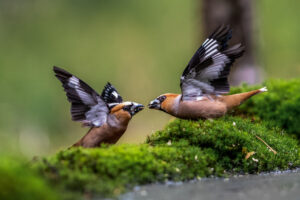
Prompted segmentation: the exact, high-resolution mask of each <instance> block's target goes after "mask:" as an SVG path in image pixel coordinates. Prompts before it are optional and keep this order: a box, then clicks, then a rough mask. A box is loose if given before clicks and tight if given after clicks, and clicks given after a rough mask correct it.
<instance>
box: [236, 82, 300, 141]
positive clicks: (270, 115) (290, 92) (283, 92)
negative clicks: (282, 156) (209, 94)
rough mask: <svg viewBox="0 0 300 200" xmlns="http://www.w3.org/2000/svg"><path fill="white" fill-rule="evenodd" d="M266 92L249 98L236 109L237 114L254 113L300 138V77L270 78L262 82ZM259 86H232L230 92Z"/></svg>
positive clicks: (244, 90) (243, 90)
mask: <svg viewBox="0 0 300 200" xmlns="http://www.w3.org/2000/svg"><path fill="white" fill-rule="evenodd" d="M263 85H264V86H267V87H268V92H267V93H264V94H259V95H257V96H255V97H252V98H250V99H249V100H247V101H246V102H245V103H244V104H242V105H241V106H240V107H239V108H238V109H237V113H238V114H241V113H242V114H246V115H254V116H257V117H259V118H261V119H263V120H265V121H273V122H274V123H275V124H276V126H279V127H281V128H283V129H285V130H286V131H287V132H288V133H290V134H292V135H296V136H297V137H298V138H299V139H300V79H295V80H289V81H286V80H270V81H267V82H266V83H264V84H263ZM259 87H261V86H251V87H250V86H247V85H243V86H242V87H238V88H233V89H232V90H231V93H239V92H246V91H249V90H252V89H257V88H259Z"/></svg>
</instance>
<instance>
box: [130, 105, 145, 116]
mask: <svg viewBox="0 0 300 200" xmlns="http://www.w3.org/2000/svg"><path fill="white" fill-rule="evenodd" d="M143 109H144V105H142V104H138V103H136V104H134V105H133V106H132V109H131V110H132V112H131V115H132V116H133V115H135V114H136V113H138V112H140V111H141V110H143Z"/></svg>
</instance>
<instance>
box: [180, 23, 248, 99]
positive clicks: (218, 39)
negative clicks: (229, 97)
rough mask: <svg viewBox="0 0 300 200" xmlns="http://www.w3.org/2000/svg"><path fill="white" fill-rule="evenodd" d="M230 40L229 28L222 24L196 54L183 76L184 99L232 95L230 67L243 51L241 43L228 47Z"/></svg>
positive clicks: (230, 32) (230, 31)
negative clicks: (229, 81) (212, 95)
mask: <svg viewBox="0 0 300 200" xmlns="http://www.w3.org/2000/svg"><path fill="white" fill-rule="evenodd" d="M231 37H232V30H231V29H230V27H229V26H224V25H222V26H220V27H219V28H217V29H216V31H214V32H213V33H212V34H211V35H210V36H209V37H208V39H206V41H205V42H204V43H203V44H202V45H201V47H200V48H199V49H198V50H197V51H196V53H195V54H194V56H193V57H192V58H191V60H190V62H189V63H188V65H187V67H186V68H185V69H184V71H183V73H182V76H181V81H180V86H181V90H182V94H183V100H185V99H186V100H190V99H195V98H197V97H199V96H202V95H205V94H206V95H209V94H224V93H227V92H229V89H230V87H229V83H228V78H227V77H228V75H229V73H230V68H231V66H232V64H233V62H234V61H235V59H236V58H239V57H240V56H242V55H243V52H244V47H242V46H241V44H238V45H235V46H233V47H230V48H228V41H229V40H230V39H231Z"/></svg>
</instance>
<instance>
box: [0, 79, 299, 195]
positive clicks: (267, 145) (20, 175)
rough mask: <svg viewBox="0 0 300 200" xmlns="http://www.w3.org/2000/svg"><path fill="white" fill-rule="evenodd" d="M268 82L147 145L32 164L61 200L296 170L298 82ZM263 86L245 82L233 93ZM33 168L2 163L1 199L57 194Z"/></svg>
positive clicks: (173, 125)
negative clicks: (216, 113) (235, 103)
mask: <svg viewBox="0 0 300 200" xmlns="http://www.w3.org/2000/svg"><path fill="white" fill-rule="evenodd" d="M265 85H266V86H267V87H268V89H269V92H268V93H265V94H259V95H256V96H255V97H252V98H251V99H250V100H248V101H246V102H245V103H244V104H243V105H242V106H240V107H239V108H238V109H237V110H235V111H234V112H232V113H230V114H229V115H227V116H225V117H223V118H220V119H215V120H206V121H203V120H199V121H189V120H180V119H176V120H174V121H172V122H170V123H169V124H168V125H167V126H166V127H165V128H164V129H163V130H161V131H157V132H156V133H154V134H153V135H151V136H149V137H148V138H147V140H146V142H145V143H144V144H140V145H112V146H105V145H104V146H102V147H101V148H94V149H84V148H71V149H68V150H65V151H60V152H58V153H57V154H56V155H53V156H51V157H47V158H43V159H41V160H39V161H37V162H34V164H33V166H32V168H33V169H35V170H34V171H36V170H37V171H38V172H39V174H40V175H42V177H44V178H45V179H47V180H48V181H49V182H50V183H51V184H52V187H53V188H54V190H55V191H56V192H57V193H61V194H62V195H61V196H60V198H63V199H76V198H80V197H82V195H93V196H102V197H103V196H116V195H119V194H120V193H122V192H125V191H127V190H128V189H131V188H132V187H133V186H135V185H140V184H147V183H154V182H164V181H166V180H174V181H184V180H190V179H194V178H198V177H209V176H228V175H231V174H238V173H259V172H262V171H271V170H284V169H288V168H295V167H299V166H300V146H299V140H298V139H296V137H297V136H298V138H300V136H299V135H300V129H299V127H298V125H299V124H300V121H299V120H300V118H299V116H300V110H299V109H300V80H292V81H280V80H277V81H275V80H274V81H269V82H267V83H266V84H265ZM259 87H260V86H254V87H248V86H246V85H244V86H243V87H241V88H236V89H233V91H232V93H238V92H244V91H249V90H251V89H257V88H259ZM232 115H236V116H232ZM278 127H279V128H278ZM287 133H288V134H287ZM290 135H292V136H296V137H294V138H292V137H291V136H290ZM32 168H31V169H29V168H28V165H22V164H18V163H16V162H12V164H10V163H9V162H6V161H5V159H4V161H2V162H0V176H1V177H2V178H1V179H0V185H1V187H2V188H1V193H0V199H20V198H21V199H54V198H58V197H55V195H54V194H53V190H50V189H49V187H48V185H47V183H45V180H43V179H42V178H41V176H37V175H36V173H35V172H33V171H32ZM20 185H22V187H18V186H20ZM3 191H6V193H3ZM10 194H11V195H10ZM5 195H6V196H5ZM46 197H47V198H46Z"/></svg>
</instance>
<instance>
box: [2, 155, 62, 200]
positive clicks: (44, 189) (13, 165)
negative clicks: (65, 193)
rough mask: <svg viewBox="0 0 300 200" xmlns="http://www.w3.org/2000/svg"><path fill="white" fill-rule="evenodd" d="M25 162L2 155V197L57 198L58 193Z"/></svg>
mask: <svg viewBox="0 0 300 200" xmlns="http://www.w3.org/2000/svg"><path fill="white" fill-rule="evenodd" d="M24 163H25V162H24V161H22V160H19V159H16V158H8V157H1V160H0V199H3V200H16V199H22V200H41V199H44V200H57V199H58V194H55V192H54V191H52V190H51V189H50V187H49V186H48V185H47V183H46V181H45V180H43V179H42V178H41V177H39V176H38V175H37V174H36V173H35V172H33V170H32V169H31V168H30V167H29V165H28V164H27V165H26V164H24Z"/></svg>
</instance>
